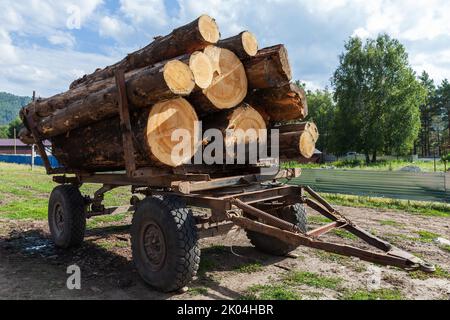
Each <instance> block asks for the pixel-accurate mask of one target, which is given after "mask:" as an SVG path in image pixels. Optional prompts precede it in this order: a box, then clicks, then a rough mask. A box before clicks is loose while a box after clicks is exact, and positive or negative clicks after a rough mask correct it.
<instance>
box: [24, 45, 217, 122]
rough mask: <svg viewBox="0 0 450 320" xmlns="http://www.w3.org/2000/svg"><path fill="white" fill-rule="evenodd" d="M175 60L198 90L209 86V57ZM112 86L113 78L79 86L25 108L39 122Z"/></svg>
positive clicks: (198, 54)
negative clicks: (192, 78)
mask: <svg viewBox="0 0 450 320" xmlns="http://www.w3.org/2000/svg"><path fill="white" fill-rule="evenodd" d="M176 60H179V61H181V62H183V63H185V64H187V65H189V68H190V69H191V71H192V73H193V75H194V81H195V84H196V86H197V87H198V88H199V89H206V88H208V87H209V86H210V85H211V82H212V79H213V72H214V70H213V68H212V64H211V61H210V59H209V57H208V56H206V55H205V54H204V53H203V52H201V51H196V52H194V53H192V54H185V55H183V56H180V57H177V58H176ZM168 62H169V61H163V62H160V63H157V64H156V65H154V66H153V68H163V67H164V66H165V65H166V64H167V63H168ZM141 71H142V69H136V70H132V71H130V72H128V73H127V74H126V77H127V78H130V77H132V76H134V75H137V74H139V73H140V72H141ZM114 85H115V79H114V77H112V78H108V79H104V80H99V81H97V82H94V83H87V84H80V85H79V86H78V87H76V88H74V89H72V90H69V91H66V92H64V93H60V94H57V95H55V96H53V97H50V98H46V99H38V100H37V101H35V102H34V103H32V104H30V105H29V106H27V109H28V111H29V112H32V113H35V119H36V120H38V121H39V120H40V118H43V117H48V116H50V115H52V113H53V112H55V111H56V110H60V109H64V108H66V107H67V106H68V105H70V104H71V103H73V102H75V101H77V100H81V99H84V98H86V97H87V96H88V95H90V94H92V93H96V92H98V91H101V90H103V89H105V88H108V87H111V86H114Z"/></svg>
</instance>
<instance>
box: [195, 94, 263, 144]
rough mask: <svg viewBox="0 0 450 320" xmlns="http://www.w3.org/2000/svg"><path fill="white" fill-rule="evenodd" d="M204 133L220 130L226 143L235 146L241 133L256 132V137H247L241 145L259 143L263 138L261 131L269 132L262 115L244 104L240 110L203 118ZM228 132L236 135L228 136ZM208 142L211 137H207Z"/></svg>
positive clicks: (236, 109)
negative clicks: (231, 131)
mask: <svg viewBox="0 0 450 320" xmlns="http://www.w3.org/2000/svg"><path fill="white" fill-rule="evenodd" d="M202 123H203V131H204V132H206V131H207V130H208V129H217V130H220V131H221V133H222V135H223V137H224V143H225V145H227V144H235V143H236V142H237V141H238V133H239V132H244V133H245V132H248V130H254V131H255V133H256V134H257V135H256V136H252V135H246V136H245V137H243V139H242V140H241V143H245V144H248V143H251V142H257V141H258V140H259V139H260V138H262V136H261V135H260V130H267V126H266V122H265V121H264V119H263V117H262V116H261V114H260V113H259V112H258V111H257V110H255V109H254V108H253V107H251V106H250V105H248V104H245V103H244V104H242V105H241V106H239V107H238V108H235V109H232V110H226V111H222V112H220V113H216V114H213V115H209V116H207V117H204V118H202ZM227 130H234V131H235V134H232V135H229V136H227V134H226V132H227ZM204 138H205V139H206V140H210V139H211V137H209V136H208V135H205V136H204Z"/></svg>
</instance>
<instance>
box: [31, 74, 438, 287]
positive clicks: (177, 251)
mask: <svg viewBox="0 0 450 320" xmlns="http://www.w3.org/2000/svg"><path fill="white" fill-rule="evenodd" d="M117 85H118V88H119V94H120V99H119V108H120V118H121V128H122V136H123V141H124V146H125V148H124V157H125V165H126V172H113V173H89V172H81V171H76V170H72V169H71V168H52V166H51V165H50V162H49V160H48V158H47V153H46V150H45V148H44V145H43V143H42V141H43V140H44V139H43V138H41V137H40V135H39V133H38V131H37V130H36V124H35V123H34V121H33V118H32V117H27V116H25V118H24V124H25V126H26V128H27V129H28V130H29V131H30V132H31V134H32V136H33V139H34V142H35V144H36V145H37V147H38V150H39V153H40V155H41V156H42V158H43V161H44V164H45V167H46V170H47V173H48V174H51V175H54V177H53V180H54V182H56V183H58V184H59V186H57V187H56V188H55V189H54V190H53V192H52V194H51V196H50V199H49V206H48V221H49V227H50V231H51V235H52V238H53V239H54V242H55V244H56V245H57V246H58V247H62V248H68V247H72V246H77V245H80V244H81V243H82V241H83V238H84V233H85V228H86V219H89V218H92V217H96V216H101V215H109V214H117V213H123V212H134V216H133V222H132V226H131V243H132V253H133V260H134V263H135V265H136V268H137V270H138V272H139V274H140V275H141V277H142V278H143V279H144V281H145V282H146V283H148V284H149V285H151V286H152V287H154V288H156V289H158V290H160V291H164V292H173V291H177V290H179V289H181V288H183V287H185V286H186V285H188V284H189V282H190V281H191V280H192V278H193V277H194V276H195V274H196V272H197V270H198V267H199V263H200V249H199V245H198V239H199V238H204V237H214V236H217V235H220V234H226V233H228V232H229V231H230V230H231V229H232V228H233V227H235V226H238V227H241V228H243V229H244V230H246V232H247V235H248V238H249V239H250V240H251V243H252V244H253V245H254V246H255V247H256V248H257V249H258V250H261V251H263V252H265V253H269V254H273V255H286V254H288V253H289V252H291V251H293V250H295V249H296V248H297V247H298V246H306V247H310V248H315V249H319V250H324V251H327V252H331V253H335V254H339V255H345V256H352V257H357V258H359V259H361V260H364V261H369V262H372V263H375V264H379V265H390V266H395V267H398V268H402V269H406V270H422V271H424V272H434V271H435V267H434V266H433V265H430V264H428V263H426V262H424V261H423V260H421V259H419V258H417V257H415V256H413V255H412V254H410V253H408V252H405V251H403V250H401V249H399V248H397V247H395V246H393V245H391V244H389V243H388V242H386V241H384V240H382V239H379V238H377V237H376V236H374V235H372V234H370V233H369V232H367V231H365V230H363V229H362V228H360V227H358V226H357V225H356V224H355V223H353V222H352V221H351V220H350V219H348V218H347V217H346V216H345V215H344V214H343V213H341V212H339V211H338V210H336V209H335V208H333V207H332V206H331V205H330V204H329V203H328V202H327V201H325V200H324V199H323V198H322V197H321V196H320V195H319V194H317V193H316V192H315V191H313V190H312V189H311V188H310V187H308V186H293V185H289V184H285V183H284V182H283V181H286V179H287V180H289V179H290V178H293V177H297V176H298V175H299V174H300V173H301V172H300V170H299V169H296V170H281V169H278V170H276V172H274V173H272V174H269V175H268V174H264V172H262V169H263V167H265V166H273V163H270V161H269V162H264V163H260V164H258V165H254V166H244V167H241V168H237V170H235V171H230V169H229V168H228V167H226V166H224V167H222V168H217V167H214V166H203V167H202V168H200V169H199V168H198V167H195V166H192V167H189V166H182V167H179V168H172V169H160V168H137V166H136V163H135V159H134V154H135V150H134V147H133V136H132V132H131V130H130V128H131V125H130V120H129V110H128V104H127V99H126V93H125V89H124V83H123V80H122V82H120V81H118V82H117ZM213 169H214V170H213ZM235 169H236V168H235ZM91 183H92V184H100V185H102V186H101V188H99V189H98V190H97V191H96V192H95V194H94V195H92V196H83V195H82V194H81V192H80V187H81V186H82V185H83V184H91ZM124 186H130V187H131V195H130V197H131V201H130V204H129V205H126V206H122V207H115V208H106V207H105V206H104V205H103V200H104V195H105V193H107V192H109V191H111V190H113V189H116V188H118V187H124ZM138 195H139V196H138ZM306 207H309V208H310V209H312V210H314V211H317V212H318V213H319V214H321V215H323V216H325V217H326V218H328V219H330V220H332V222H331V223H330V224H327V225H325V226H322V227H320V228H317V229H315V230H309V229H308V226H307V217H306V209H305V208H306ZM196 208H205V209H207V210H196ZM335 229H344V230H346V231H348V232H350V233H352V234H354V235H355V236H357V237H358V238H360V239H362V240H363V241H365V242H366V243H368V244H369V245H371V246H373V247H374V248H376V249H378V251H369V250H365V249H360V248H357V247H354V246H348V245H343V244H338V243H332V242H327V241H322V240H321V239H320V237H321V236H323V235H324V234H326V233H328V232H330V231H332V230H335Z"/></svg>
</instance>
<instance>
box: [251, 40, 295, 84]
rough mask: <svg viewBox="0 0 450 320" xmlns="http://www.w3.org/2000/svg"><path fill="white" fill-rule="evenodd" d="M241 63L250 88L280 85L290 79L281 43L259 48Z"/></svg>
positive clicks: (285, 54) (288, 67)
mask: <svg viewBox="0 0 450 320" xmlns="http://www.w3.org/2000/svg"><path fill="white" fill-rule="evenodd" d="M243 63H244V67H245V71H246V72H247V78H248V83H249V87H250V88H251V89H267V88H273V87H280V86H283V85H286V84H288V83H289V81H291V80H292V71H291V66H290V64H289V58H288V53H287V50H286V48H285V47H284V46H283V45H276V46H273V47H269V48H264V49H261V50H259V51H258V53H257V54H256V56H254V57H252V58H248V59H246V60H244V61H243Z"/></svg>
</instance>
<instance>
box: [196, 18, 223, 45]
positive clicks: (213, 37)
mask: <svg viewBox="0 0 450 320" xmlns="http://www.w3.org/2000/svg"><path fill="white" fill-rule="evenodd" d="M198 30H199V31H200V34H201V36H202V37H203V40H204V41H205V42H208V43H211V44H214V43H217V42H218V41H219V39H220V31H219V27H218V26H217V23H216V21H215V20H214V19H213V18H211V17H210V16H208V15H202V16H201V17H200V18H199V19H198Z"/></svg>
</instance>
